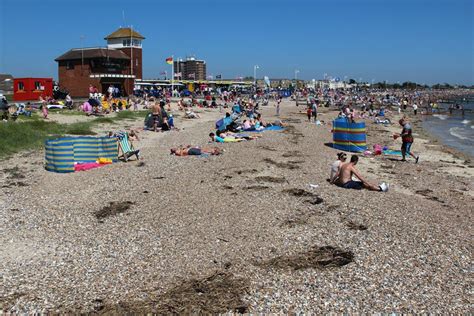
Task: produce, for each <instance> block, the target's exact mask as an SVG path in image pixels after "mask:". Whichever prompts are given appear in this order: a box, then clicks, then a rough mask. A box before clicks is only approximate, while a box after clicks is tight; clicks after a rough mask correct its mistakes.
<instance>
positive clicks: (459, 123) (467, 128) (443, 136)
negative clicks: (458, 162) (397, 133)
mask: <svg viewBox="0 0 474 316" xmlns="http://www.w3.org/2000/svg"><path fill="white" fill-rule="evenodd" d="M459 104H462V106H463V107H464V109H465V110H467V111H465V113H464V116H463V115H462V113H461V111H460V110H454V111H453V114H452V115H449V111H448V108H449V104H440V106H441V107H442V108H443V110H442V114H433V115H426V116H425V118H424V120H423V128H425V130H427V131H428V132H430V133H432V134H433V135H434V136H435V137H437V138H439V139H440V140H441V141H442V142H443V143H444V144H445V145H447V146H449V147H452V148H454V149H457V150H459V151H462V152H464V153H466V154H468V155H470V156H471V157H474V102H469V103H466V102H464V103H459ZM415 141H416V140H415Z"/></svg>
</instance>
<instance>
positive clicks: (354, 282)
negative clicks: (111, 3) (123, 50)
mask: <svg viewBox="0 0 474 316" xmlns="http://www.w3.org/2000/svg"><path fill="white" fill-rule="evenodd" d="M173 107H174V108H173V115H174V116H175V124H176V125H177V127H179V128H180V130H179V131H171V132H167V133H155V132H145V131H142V132H140V134H139V135H140V138H141V139H140V141H137V142H135V143H134V144H135V147H137V148H140V149H141V151H142V156H143V160H140V161H133V160H132V161H130V162H127V163H123V162H119V163H116V164H112V165H109V166H106V167H102V168H99V169H95V170H90V171H87V172H76V173H71V174H57V173H52V172H48V171H46V170H44V168H43V165H44V152H43V151H29V152H23V153H20V154H17V155H15V156H14V157H13V158H10V159H8V160H3V161H1V162H0V164H1V168H0V186H2V190H1V193H0V232H1V233H0V244H1V245H2V246H1V247H0V311H4V312H5V313H6V314H9V313H12V314H17V313H28V314H32V313H99V314H101V313H104V314H122V313H157V314H168V313H196V312H202V313H214V314H215V313H227V312H233V313H265V314H268V313H308V314H310V313H318V314H319V313H328V312H338V313H339V312H347V313H392V312H394V313H436V314H437V313H439V314H448V313H450V314H451V313H453V314H467V313H471V312H472V308H471V303H472V295H471V294H472V293H471V291H472V282H471V276H472V273H471V270H472V250H473V248H472V242H471V241H472V232H470V231H471V230H470V229H471V226H472V225H471V223H472V205H473V197H474V194H473V180H472V179H473V175H474V169H473V168H474V163H473V162H472V160H471V157H468V156H464V155H462V154H460V153H458V152H455V151H453V150H449V149H447V148H446V147H445V146H444V145H443V144H442V143H440V142H439V141H438V140H436V139H434V138H432V137H430V135H428V134H427V133H426V132H424V131H423V130H422V128H421V121H419V120H418V119H417V118H412V122H413V126H414V133H415V134H414V136H415V143H414V145H413V147H412V150H413V151H415V152H416V153H419V154H420V162H419V163H418V164H415V163H414V160H409V161H408V162H401V161H399V160H398V159H399V158H396V157H390V156H375V157H363V156H361V158H360V160H359V164H358V168H359V169H360V170H361V172H362V174H363V175H365V176H366V177H367V178H368V179H369V180H370V181H371V182H374V183H380V182H382V181H385V182H388V183H390V190H389V191H388V192H387V193H382V192H370V191H367V190H362V191H356V190H347V189H343V188H340V187H337V186H335V185H331V184H330V183H329V182H327V178H328V176H329V168H330V164H331V163H332V162H333V161H334V160H335V159H336V153H337V152H338V151H337V150H335V149H333V148H332V147H331V146H330V145H329V144H330V143H331V142H332V133H331V128H332V127H331V124H330V122H331V121H332V119H333V118H334V117H335V116H337V112H336V111H332V110H329V109H325V108H323V109H321V111H320V113H319V114H318V115H319V117H318V118H319V119H320V120H322V121H324V122H326V123H327V124H325V125H320V126H317V125H316V124H314V123H308V122H307V119H306V115H305V109H304V107H303V106H299V107H296V106H295V103H294V102H290V101H284V102H283V103H282V106H281V114H280V117H279V119H281V120H282V121H283V122H284V124H285V125H286V126H285V130H283V131H268V132H264V133H261V136H262V137H261V138H259V139H257V140H254V141H247V142H240V143H226V144H219V145H217V146H220V147H221V148H222V149H224V153H223V154H222V155H219V156H209V157H191V156H190V157H176V156H172V155H170V154H169V153H170V148H171V147H175V146H177V145H186V144H192V145H201V146H203V145H209V144H207V142H208V140H209V136H208V134H209V132H210V131H211V130H212V129H213V127H214V122H215V121H216V120H217V119H219V118H220V117H222V116H223V114H224V113H223V112H222V113H221V112H219V110H218V109H200V110H199V111H198V112H199V115H200V116H201V118H200V119H194V120H186V119H184V118H183V115H182V112H180V111H178V110H177V107H176V106H175V105H173ZM262 113H263V117H264V119H265V120H266V121H273V120H275V119H277V117H275V116H274V114H275V107H274V104H273V103H272V102H270V104H269V105H268V106H265V107H262ZM56 116H60V115H56ZM51 118H52V120H56V119H57V120H61V118H60V117H55V115H52V116H51ZM395 118H396V115H395ZM68 119H71V118H70V117H69V118H68ZM74 119H76V118H74ZM83 119H87V118H86V117H84V118H83ZM392 121H393V122H397V119H394V120H392ZM142 123H143V122H142V120H137V121H125V123H124V122H120V123H119V125H111V126H107V125H106V126H101V127H100V128H99V129H98V130H97V132H98V133H103V134H105V133H106V132H107V131H108V130H110V129H116V130H119V129H124V128H137V129H138V128H141V127H142V125H143V124H142ZM366 126H367V140H368V144H374V143H380V144H383V145H387V146H389V147H390V148H394V149H398V148H399V147H400V141H398V143H397V140H394V139H393V138H392V134H393V133H395V132H400V129H401V128H399V126H397V125H396V124H393V125H390V126H383V125H376V124H372V123H371V122H370V121H367V122H366Z"/></svg>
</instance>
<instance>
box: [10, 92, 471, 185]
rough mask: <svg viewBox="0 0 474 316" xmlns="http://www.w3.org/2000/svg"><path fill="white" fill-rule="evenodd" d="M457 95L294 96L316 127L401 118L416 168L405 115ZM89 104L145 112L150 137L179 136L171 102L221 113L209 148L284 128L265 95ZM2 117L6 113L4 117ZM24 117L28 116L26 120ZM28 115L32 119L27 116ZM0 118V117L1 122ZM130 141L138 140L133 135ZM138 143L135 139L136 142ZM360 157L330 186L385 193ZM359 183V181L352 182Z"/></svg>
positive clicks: (182, 150) (44, 108) (163, 96)
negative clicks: (265, 109) (333, 121)
mask: <svg viewBox="0 0 474 316" xmlns="http://www.w3.org/2000/svg"><path fill="white" fill-rule="evenodd" d="M455 94H456V92H455V91H442V92H439V91H436V92H433V91H426V90H423V91H407V90H391V91H388V90H368V89H365V90H362V89H353V90H331V89H324V88H318V89H310V88H304V89H300V90H297V91H295V92H294V99H295V100H296V105H297V106H298V105H299V102H298V100H300V99H301V98H303V99H305V100H306V115H307V119H308V122H310V123H316V124H318V125H320V124H324V121H320V120H319V119H318V112H319V109H320V108H323V107H331V108H334V109H338V110H339V113H338V117H339V118H344V119H347V121H348V122H350V123H354V122H356V121H357V120H365V121H366V120H369V121H370V120H372V122H374V123H376V124H384V125H391V124H392V120H391V118H392V119H393V116H394V114H399V115H402V118H401V119H400V120H399V122H398V123H399V124H400V126H401V128H402V130H401V132H400V133H396V134H394V135H393V137H394V139H398V138H400V139H401V140H402V145H401V150H400V152H401V156H402V159H401V161H406V159H407V158H408V157H412V158H413V159H414V160H415V163H418V161H419V159H420V156H419V155H415V154H414V153H413V152H412V148H411V147H412V144H413V143H414V137H413V131H412V125H411V123H410V119H409V115H413V116H415V117H416V116H417V115H418V114H419V111H420V109H421V114H427V113H432V112H434V111H437V110H439V104H438V100H441V99H448V98H449V97H452V96H453V95H455ZM89 95H90V97H89V99H88V100H87V101H85V102H84V103H82V105H81V106H80V107H79V109H80V110H81V111H83V112H85V113H86V114H87V115H105V114H108V113H112V112H119V111H126V110H135V111H136V110H139V109H144V110H148V111H149V113H148V114H147V116H146V118H145V121H144V130H148V131H154V132H157V131H163V132H165V131H171V130H178V128H177V127H176V126H175V122H174V117H173V115H172V109H171V99H172V96H175V97H176V98H175V100H176V99H177V109H178V111H182V112H184V115H182V117H183V118H186V119H199V118H200V115H199V114H198V113H197V112H196V110H195V109H196V108H210V109H219V112H221V113H224V112H223V110H224V109H225V111H226V112H225V114H223V115H224V116H223V117H222V118H221V119H219V120H218V121H217V122H216V124H215V129H214V130H211V131H210V133H209V140H210V142H211V143H236V142H244V141H252V140H256V139H258V138H260V137H261V135H259V134H257V133H255V132H260V131H262V130H265V129H267V128H269V127H273V126H276V127H282V126H283V123H282V121H281V120H276V121H274V122H271V123H269V122H266V121H264V120H263V118H262V113H261V111H260V107H261V106H265V105H268V104H269V100H270V99H272V100H274V102H273V103H274V107H275V116H276V117H278V116H279V114H280V105H281V102H282V97H281V96H280V95H278V94H276V95H275V94H268V93H267V94H266V93H262V92H261V91H255V92H254V93H251V94H246V95H243V94H240V93H238V92H237V91H225V90H224V91H213V92H211V91H200V92H197V93H196V92H195V93H192V94H185V93H177V91H171V89H161V90H160V91H159V92H158V93H157V92H156V91H155V92H154V93H153V95H148V94H147V93H141V94H140V96H129V97H127V98H124V97H122V95H121V91H120V90H119V89H118V88H117V87H114V86H110V87H109V89H107V91H106V92H105V93H104V94H103V95H102V94H100V93H99V92H98V90H97V88H96V87H94V86H90V88H89ZM54 102H55V101H54V100H51V99H50V98H43V97H41V98H40V109H41V113H42V116H43V118H45V119H47V118H48V104H50V103H54ZM2 106H3V108H7V107H8V105H7V102H6V100H5V99H2ZM65 106H66V107H67V108H69V109H72V108H73V100H72V98H71V96H70V95H67V96H66V99H65ZM454 110H463V108H462V105H459V104H452V105H451V106H450V107H449V111H450V113H452V112H453V111H454ZM23 111H24V112H25V113H31V111H32V109H31V107H28V108H26V110H25V109H23ZM4 113H5V111H4ZM25 115H26V114H25ZM30 115H31V114H30ZM2 118H3V117H2ZM131 136H132V137H131V140H133V139H134V136H137V134H134V133H133V132H132V133H131ZM135 139H138V136H137V137H136V138H135ZM221 153H222V149H221V148H220V147H217V146H207V147H198V146H190V145H188V146H179V147H176V148H172V149H171V154H173V155H176V156H187V155H219V154H221ZM358 159H359V158H358V156H357V155H352V157H351V158H350V161H348V162H346V160H347V155H346V154H345V153H338V155H337V160H336V161H335V162H334V163H333V164H332V165H331V172H330V178H329V182H330V183H333V184H336V185H339V186H341V187H343V188H347V189H363V188H365V189H368V190H372V191H384V192H386V191H387V190H388V189H389V185H388V184H386V183H381V184H380V185H375V184H372V183H370V182H368V181H367V180H365V178H364V177H363V176H362V175H361V173H360V171H359V170H358V169H357V167H356V166H357V163H358ZM353 178H357V179H358V180H354V179H353Z"/></svg>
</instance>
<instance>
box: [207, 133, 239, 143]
mask: <svg viewBox="0 0 474 316" xmlns="http://www.w3.org/2000/svg"><path fill="white" fill-rule="evenodd" d="M209 137H210V138H211V141H213V142H216V143H236V142H241V141H243V140H244V139H242V138H234V137H220V136H218V135H216V134H214V133H209Z"/></svg>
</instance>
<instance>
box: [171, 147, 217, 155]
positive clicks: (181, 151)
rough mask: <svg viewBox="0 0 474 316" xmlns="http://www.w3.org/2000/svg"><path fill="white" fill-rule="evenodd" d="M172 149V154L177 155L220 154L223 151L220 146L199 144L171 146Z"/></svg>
mask: <svg viewBox="0 0 474 316" xmlns="http://www.w3.org/2000/svg"><path fill="white" fill-rule="evenodd" d="M170 151H171V155H175V156H199V155H202V154H210V155H220V154H221V153H222V151H221V149H220V148H218V147H203V148H199V147H197V146H194V147H192V146H186V147H183V146H181V147H178V148H171V149H170Z"/></svg>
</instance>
